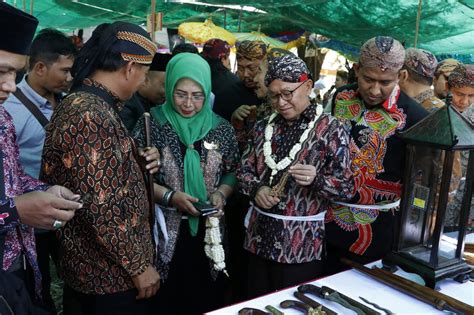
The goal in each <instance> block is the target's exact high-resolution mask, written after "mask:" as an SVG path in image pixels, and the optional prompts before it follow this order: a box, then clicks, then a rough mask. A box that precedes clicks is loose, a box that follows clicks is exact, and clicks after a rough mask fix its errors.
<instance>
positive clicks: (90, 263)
mask: <svg viewBox="0 0 474 315" xmlns="http://www.w3.org/2000/svg"><path fill="white" fill-rule="evenodd" d="M99 95H100V96H99ZM119 108H120V103H119V101H118V98H117V97H116V96H115V95H113V94H112V93H111V92H110V91H108V90H106V89H105V88H104V87H103V86H101V85H100V84H98V83H97V82H94V81H90V80H86V81H84V83H83V85H82V86H81V87H79V89H78V91H77V92H75V93H72V94H70V95H69V96H68V97H67V98H65V99H64V100H63V101H62V102H61V104H60V105H59V106H58V107H57V108H56V109H55V112H54V114H53V117H52V119H51V122H50V124H49V125H48V127H47V130H46V140H45V145H44V151H43V164H42V170H43V179H44V180H46V181H47V182H49V183H52V184H59V185H64V186H66V187H68V188H69V189H71V190H72V191H73V192H75V193H78V194H80V195H81V198H82V201H83V203H84V207H83V208H82V209H80V210H77V211H76V214H75V216H74V218H73V219H72V220H71V221H69V222H68V223H67V224H66V226H65V227H64V228H62V229H60V230H59V232H58V237H59V240H60V266H61V273H62V277H63V279H64V281H65V282H66V283H67V284H68V285H69V286H70V287H71V288H73V289H74V290H76V291H79V292H82V293H85V294H110V293H116V292H121V291H125V290H129V289H131V288H134V285H133V283H132V278H131V277H132V276H134V275H137V274H140V273H142V272H143V271H145V269H146V268H147V267H148V266H149V265H150V264H151V263H152V261H153V245H152V241H151V234H150V228H149V223H148V215H149V210H148V201H147V194H146V188H145V183H144V178H143V175H142V173H141V170H140V167H139V165H138V163H137V161H136V159H135V155H134V151H135V146H134V142H133V140H132V138H130V137H129V136H128V132H127V130H126V128H125V126H124V125H123V123H122V121H121V119H120V118H119V116H118V109H119Z"/></svg>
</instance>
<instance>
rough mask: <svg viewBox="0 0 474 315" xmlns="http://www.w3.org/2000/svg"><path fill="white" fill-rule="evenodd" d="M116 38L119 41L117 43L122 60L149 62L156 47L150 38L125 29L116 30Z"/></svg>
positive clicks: (147, 63)
mask: <svg viewBox="0 0 474 315" xmlns="http://www.w3.org/2000/svg"><path fill="white" fill-rule="evenodd" d="M117 39H119V40H120V41H121V42H119V43H118V44H119V46H120V49H119V51H120V55H121V56H122V58H123V60H125V61H134V62H137V63H141V64H146V65H149V64H151V62H152V61H153V56H154V55H155V52H156V49H157V47H156V45H155V44H154V43H153V42H152V41H151V40H149V39H148V38H146V37H145V36H142V35H140V34H137V33H133V32H127V31H119V32H117ZM136 46H139V47H136Z"/></svg>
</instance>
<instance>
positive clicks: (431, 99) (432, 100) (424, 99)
mask: <svg viewBox="0 0 474 315" xmlns="http://www.w3.org/2000/svg"><path fill="white" fill-rule="evenodd" d="M413 99H414V100H415V101H417V102H418V103H420V104H421V106H423V108H424V109H426V110H427V111H429V112H432V111H434V110H436V109H438V108H440V107H443V106H444V102H443V101H442V100H440V99H439V98H437V97H436V96H435V95H434V92H433V90H432V89H428V90H426V91H424V92H421V93H420V94H418V95H417V96H415V97H414V98H413Z"/></svg>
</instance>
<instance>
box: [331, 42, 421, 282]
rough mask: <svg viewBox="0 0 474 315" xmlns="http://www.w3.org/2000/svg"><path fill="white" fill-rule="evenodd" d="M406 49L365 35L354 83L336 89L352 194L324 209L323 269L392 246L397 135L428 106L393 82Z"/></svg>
mask: <svg viewBox="0 0 474 315" xmlns="http://www.w3.org/2000/svg"><path fill="white" fill-rule="evenodd" d="M404 61H405V49H404V48H403V46H402V44H401V43H400V42H398V41H397V40H395V39H393V38H391V37H384V36H377V37H374V38H372V39H369V40H368V41H367V42H366V43H365V44H364V45H362V47H361V50H360V57H359V62H358V64H355V65H354V68H355V70H356V73H357V83H356V84H352V85H347V86H344V87H341V88H340V89H338V90H336V93H335V96H334V98H333V101H332V104H333V105H332V108H331V109H332V113H333V115H335V116H336V117H337V118H339V119H343V120H345V121H347V122H348V123H350V125H351V131H350V136H351V139H350V154H351V158H352V165H351V169H352V172H353V173H354V178H355V183H356V185H355V189H354V192H355V195H354V197H353V198H352V199H351V200H350V201H346V202H336V201H333V202H332V203H331V206H330V208H329V210H328V212H327V213H326V233H327V234H326V235H327V245H328V249H327V250H328V261H327V264H326V267H327V273H335V272H338V271H340V270H341V269H342V268H344V266H342V265H341V263H340V258H341V257H345V258H349V259H351V260H355V261H358V262H359V263H364V264H365V263H367V262H370V261H374V260H378V259H380V258H382V257H383V256H384V255H386V254H387V253H388V252H390V250H391V245H392V240H393V235H394V222H395V216H396V215H398V205H399V202H400V195H401V191H402V176H403V171H404V167H405V165H404V162H405V143H404V142H403V141H402V140H401V139H400V138H399V137H398V132H399V131H403V130H405V129H407V128H409V127H411V126H413V125H414V124H415V123H417V122H418V121H420V120H421V119H422V118H424V117H425V116H426V115H427V111H426V110H425V109H424V108H423V107H422V106H421V105H420V104H418V103H416V102H415V101H414V100H413V99H411V98H410V97H409V96H408V95H406V94H405V93H404V92H403V91H401V90H400V87H399V85H398V83H399V79H400V70H401V69H402V67H403V64H404Z"/></svg>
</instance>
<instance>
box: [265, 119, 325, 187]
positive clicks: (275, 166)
mask: <svg viewBox="0 0 474 315" xmlns="http://www.w3.org/2000/svg"><path fill="white" fill-rule="evenodd" d="M277 115H278V113H273V114H272V115H271V116H270V118H269V119H268V125H267V127H266V128H265V142H264V144H263V156H264V157H265V164H267V166H268V167H269V168H270V169H271V170H272V173H271V174H270V185H271V184H272V182H273V176H275V175H276V174H277V173H278V172H279V171H281V170H284V169H285V168H287V167H288V166H289V165H290V164H291V162H293V160H294V159H295V156H296V154H297V153H298V152H299V151H300V150H301V148H302V145H303V142H305V141H306V139H308V136H309V133H310V131H311V130H312V129H313V128H314V125H315V124H316V120H317V119H318V117H319V116H318V115H316V117H314V118H313V120H311V121H310V122H309V124H308V128H306V130H305V131H304V132H303V134H302V135H301V137H300V139H299V140H298V143H296V144H295V145H294V146H293V147H292V148H291V150H290V153H289V154H288V156H287V157H285V158H284V159H282V160H281V161H280V162H278V163H277V162H276V161H275V160H274V159H273V158H272V136H273V126H274V125H275V123H274V122H273V120H274V119H275V117H276V116H277Z"/></svg>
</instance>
